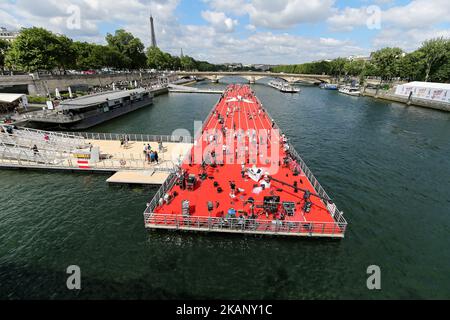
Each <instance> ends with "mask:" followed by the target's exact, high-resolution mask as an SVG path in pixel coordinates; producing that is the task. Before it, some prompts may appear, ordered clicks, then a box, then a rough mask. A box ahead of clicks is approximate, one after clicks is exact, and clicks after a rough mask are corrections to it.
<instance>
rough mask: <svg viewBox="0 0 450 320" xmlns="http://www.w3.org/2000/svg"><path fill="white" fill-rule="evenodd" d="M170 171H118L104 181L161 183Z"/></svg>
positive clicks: (114, 182)
mask: <svg viewBox="0 0 450 320" xmlns="http://www.w3.org/2000/svg"><path fill="white" fill-rule="evenodd" d="M169 175H170V173H168V172H161V171H155V170H139V171H130V170H127V171H118V172H116V173H115V174H114V175H113V176H111V177H110V178H109V179H108V180H106V182H108V183H113V184H139V185H161V184H163V183H164V181H166V180H167V178H168V177H169Z"/></svg>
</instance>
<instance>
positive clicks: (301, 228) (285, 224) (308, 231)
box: [144, 213, 347, 238]
mask: <svg viewBox="0 0 450 320" xmlns="http://www.w3.org/2000/svg"><path fill="white" fill-rule="evenodd" d="M144 222H145V226H146V227H147V228H162V227H164V228H173V229H177V230H183V229H185V230H199V231H226V232H242V233H253V234H254V233H264V234H281V235H303V236H328V237H341V238H342V237H343V236H344V234H345V231H346V227H347V223H341V222H314V221H289V220H260V219H244V218H221V217H208V216H183V215H173V214H172V215H171V214H159V213H153V214H149V213H144Z"/></svg>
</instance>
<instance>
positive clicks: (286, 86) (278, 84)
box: [269, 81, 301, 93]
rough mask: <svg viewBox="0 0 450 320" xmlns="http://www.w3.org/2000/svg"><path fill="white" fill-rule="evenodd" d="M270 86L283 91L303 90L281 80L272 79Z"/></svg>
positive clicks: (296, 91) (295, 91) (294, 91)
mask: <svg viewBox="0 0 450 320" xmlns="http://www.w3.org/2000/svg"><path fill="white" fill-rule="evenodd" d="M269 86H271V87H272V88H275V89H277V90H279V91H280V92H283V93H299V92H300V91H301V90H300V88H297V87H294V86H292V85H290V84H288V83H284V82H281V81H270V82H269Z"/></svg>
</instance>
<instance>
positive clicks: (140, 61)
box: [106, 29, 146, 69]
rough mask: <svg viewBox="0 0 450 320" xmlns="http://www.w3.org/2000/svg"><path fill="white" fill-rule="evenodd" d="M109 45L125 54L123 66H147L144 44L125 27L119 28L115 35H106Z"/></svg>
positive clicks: (130, 67)
mask: <svg viewBox="0 0 450 320" xmlns="http://www.w3.org/2000/svg"><path fill="white" fill-rule="evenodd" d="M106 41H107V42H108V46H109V47H110V48H112V49H114V50H116V51H117V52H119V53H120V54H122V56H123V67H124V68H127V69H141V68H144V67H146V56H145V53H144V49H145V47H144V44H143V43H142V42H141V40H140V39H139V38H135V37H134V36H133V35H132V34H131V33H129V32H126V31H125V30H123V29H120V30H117V31H116V32H115V34H114V35H112V34H110V33H108V34H107V35H106Z"/></svg>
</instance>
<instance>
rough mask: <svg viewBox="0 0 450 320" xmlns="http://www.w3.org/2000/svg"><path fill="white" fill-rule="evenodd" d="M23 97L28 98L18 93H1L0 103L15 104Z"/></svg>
mask: <svg viewBox="0 0 450 320" xmlns="http://www.w3.org/2000/svg"><path fill="white" fill-rule="evenodd" d="M23 97H26V95H24V94H17V93H0V102H2V103H13V102H15V101H17V100H19V99H21V98H23Z"/></svg>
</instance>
